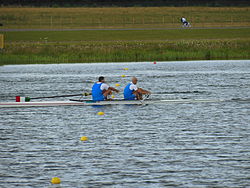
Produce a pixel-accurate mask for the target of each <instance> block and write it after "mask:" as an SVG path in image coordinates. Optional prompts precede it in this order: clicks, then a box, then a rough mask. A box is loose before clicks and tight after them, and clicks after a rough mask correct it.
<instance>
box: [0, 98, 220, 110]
mask: <svg viewBox="0 0 250 188" xmlns="http://www.w3.org/2000/svg"><path fill="white" fill-rule="evenodd" d="M221 101H222V100H210V99H195V100H194V99H178V100H144V101H140V100H113V101H91V100H89V101H88V100H86V101H42V102H40V101H39V102H0V108H11V107H48V106H95V105H98V106H101V105H121V104H123V105H145V104H162V103H196V102H206V103H207V102H221Z"/></svg>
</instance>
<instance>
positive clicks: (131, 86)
mask: <svg viewBox="0 0 250 188" xmlns="http://www.w3.org/2000/svg"><path fill="white" fill-rule="evenodd" d="M129 89H130V90H132V91H137V89H138V88H137V86H136V85H135V84H133V82H131V85H130V86H129Z"/></svg>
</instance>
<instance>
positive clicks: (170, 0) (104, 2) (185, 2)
mask: <svg viewBox="0 0 250 188" xmlns="http://www.w3.org/2000/svg"><path fill="white" fill-rule="evenodd" d="M0 5H1V6H38V7H39V6H42V7H112V6H113V7H115V6H117V7H137V6H138V7H152V6H177V7H180V6H210V7H220V6H250V0H0Z"/></svg>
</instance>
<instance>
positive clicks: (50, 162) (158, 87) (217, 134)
mask: <svg viewBox="0 0 250 188" xmlns="http://www.w3.org/2000/svg"><path fill="white" fill-rule="evenodd" d="M124 68H128V70H124ZM100 75H103V76H105V77H106V80H107V82H108V83H109V84H110V85H111V86H114V85H115V84H116V83H119V84H121V86H120V87H119V89H121V90H122V88H123V87H124V86H125V85H126V84H127V83H128V82H129V81H130V78H131V76H137V77H138V79H139V83H138V85H139V86H140V87H142V88H145V89H148V90H151V91H152V92H153V93H154V95H152V96H151V98H152V99H181V98H188V99H223V100H226V101H224V102H214V103H189V104H171V103H165V104H164V103H163V104H157V105H154V104H152V105H145V106H138V105H137V106H136V105H132V106H127V105H117V106H105V107H99V108H97V107H92V106H86V107H83V106H61V107H38V108H4V109H0V110H1V112H0V134H1V136H0V140H1V142H0V150H1V155H0V187H4V188H5V187H6V188H10V187H39V188H40V187H72V188H73V187H119V188H120V187H126V188H127V187H129V188H139V187H143V188H144V187H148V188H152V187H192V188H193V187H197V188H198V187H199V188H200V187H232V188H237V187H248V186H249V185H250V61H249V60H243V61H189V62H158V63H157V64H153V63H149V62H147V63H107V64H61V65H13V66H2V67H0V89H1V91H0V101H14V100H15V96H16V95H20V96H29V97H40V96H52V95H64V94H77V93H81V92H83V91H90V89H91V86H92V84H93V82H94V81H96V79H97V78H98V76H100ZM121 75H126V77H124V78H122V77H121ZM121 93H122V92H121ZM121 93H120V94H118V95H116V97H117V98H121V97H122V94H121ZM76 98H77V97H76ZM50 100H51V99H50ZM53 100H55V99H53ZM57 100H66V99H57ZM99 111H103V112H104V113H105V115H104V116H98V115H97V112H99ZM82 136H87V137H88V138H89V141H87V142H82V141H80V138H81V137H82ZM55 176H57V177H60V178H61V181H62V182H61V184H60V185H52V184H51V183H50V180H51V178H52V177H55Z"/></svg>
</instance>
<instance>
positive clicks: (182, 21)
mask: <svg viewBox="0 0 250 188" xmlns="http://www.w3.org/2000/svg"><path fill="white" fill-rule="evenodd" d="M181 23H182V27H191V25H190V23H189V22H188V21H187V19H186V18H184V17H182V18H181Z"/></svg>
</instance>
